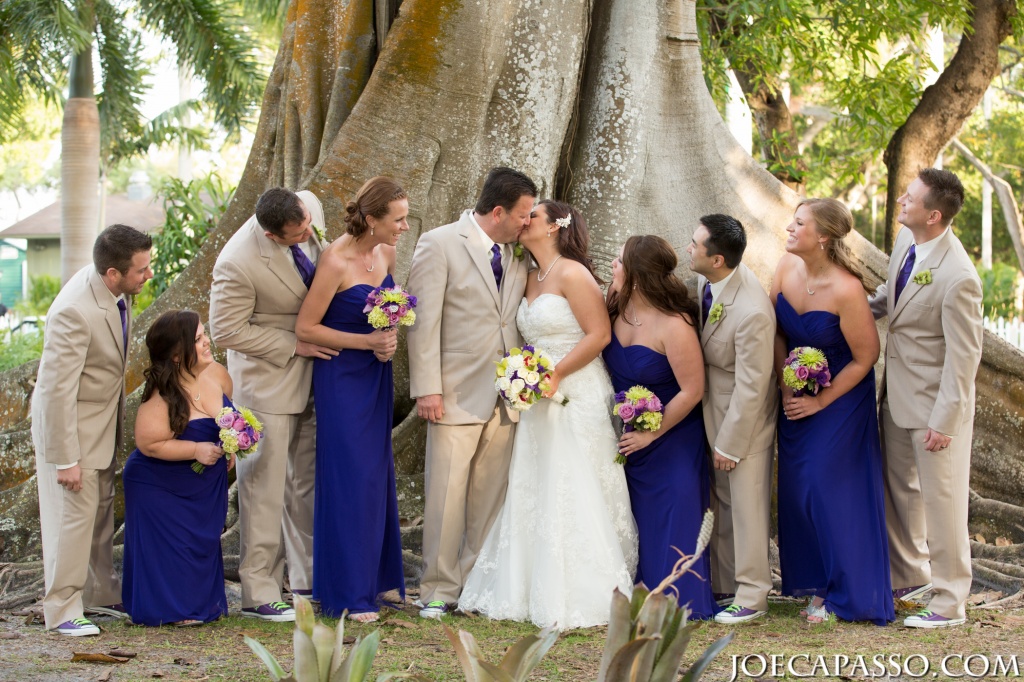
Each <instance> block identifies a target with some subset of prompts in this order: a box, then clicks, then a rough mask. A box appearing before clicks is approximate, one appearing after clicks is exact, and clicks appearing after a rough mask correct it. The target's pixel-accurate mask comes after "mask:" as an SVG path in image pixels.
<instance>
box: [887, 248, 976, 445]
mask: <svg viewBox="0 0 1024 682" xmlns="http://www.w3.org/2000/svg"><path fill="white" fill-rule="evenodd" d="M939 240H940V242H939V243H938V244H937V245H936V246H935V249H934V250H933V251H932V252H931V253H930V254H929V255H928V260H927V262H925V263H923V264H922V265H924V266H927V269H928V270H931V273H932V281H931V283H930V284H917V283H915V282H914V281H913V279H911V280H910V281H908V282H907V286H906V288H905V289H904V290H903V293H902V294H901V295H900V299H899V302H894V301H893V300H892V299H893V296H890V294H889V283H892V286H893V287H895V283H896V278H897V277H898V276H899V272H900V269H901V267H902V265H903V260H904V258H905V257H906V255H907V252H908V251H909V250H910V245H911V244H912V243H913V241H914V237H913V234H912V233H911V231H910V230H909V229H904V230H900V233H899V235H897V237H896V243H895V245H894V246H893V250H892V257H891V258H890V260H889V277H888V282H886V283H885V284H882V285H881V286H880V287H879V288H878V291H877V292H876V293H875V296H874V297H873V298H872V299H871V311H872V313H874V316H875V317H876V318H879V317H883V316H886V315H888V317H889V334H888V337H887V341H886V346H885V379H886V380H885V390H886V391H887V392H888V398H889V409H890V410H891V412H892V417H893V421H894V422H895V423H896V425H897V426H899V427H900V428H904V429H924V428H930V429H933V430H935V431H938V432H939V433H942V434H945V435H947V436H953V437H956V436H957V435H958V434H959V433H960V428H961V426H962V424H963V423H964V418H965V416H969V415H973V414H974V396H975V391H974V377H975V375H976V374H977V373H978V365H979V364H980V362H981V339H982V334H983V331H982V320H981V296H982V292H981V280H980V279H979V278H978V273H977V271H976V270H975V269H974V263H973V262H972V261H971V258H970V256H968V255H967V252H966V251H965V250H964V247H963V245H962V244H961V243H960V240H959V239H957V238H956V236H955V235H954V234H953V231H952V230H949V231H947V232H946V233H944V234H943V235H942V236H941V237H939Z"/></svg>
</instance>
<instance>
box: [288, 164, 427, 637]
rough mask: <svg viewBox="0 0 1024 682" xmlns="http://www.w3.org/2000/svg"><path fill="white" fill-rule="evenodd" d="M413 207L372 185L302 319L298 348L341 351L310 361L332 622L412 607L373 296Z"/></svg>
mask: <svg viewBox="0 0 1024 682" xmlns="http://www.w3.org/2000/svg"><path fill="white" fill-rule="evenodd" d="M408 215H409V201H408V199H407V198H406V193H405V191H404V190H402V188H401V187H399V186H398V184H397V183H395V181H394V180H392V179H390V178H384V177H376V178H372V179H371V180H368V181H367V182H366V184H364V185H363V187H362V188H361V189H360V190H359V192H358V194H356V198H355V200H354V201H350V202H349V203H348V206H347V208H346V216H345V222H346V224H347V228H346V234H345V235H343V236H342V237H341V238H339V239H338V240H337V241H335V242H334V243H332V244H331V245H330V246H329V247H328V248H327V249H326V250H325V251H324V252H323V253H322V254H321V256H320V260H319V263H318V265H317V270H316V275H315V277H314V278H313V284H312V285H311V286H310V289H309V293H308V294H307V295H306V298H305V301H304V302H303V304H302V308H301V309H300V310H299V316H298V319H297V320H296V325H295V333H296V335H297V336H298V337H299V339H301V340H303V341H309V342H312V343H316V344H319V345H321V346H327V347H329V348H334V349H337V350H339V351H341V352H340V353H339V354H338V355H337V356H336V357H333V358H331V359H329V360H321V359H315V360H314V362H313V401H314V406H315V409H316V492H315V493H314V498H313V499H314V503H313V504H314V507H313V598H314V599H318V600H319V601H320V607H321V610H322V612H323V613H324V614H325V615H328V616H332V617H340V616H341V615H342V614H343V613H344V612H345V611H348V614H349V615H348V617H349V618H350V619H351V620H355V621H358V622H364V623H365V622H371V621H375V620H377V619H378V611H379V608H380V603H381V595H383V594H384V593H386V592H389V591H391V590H397V591H398V593H399V596H400V598H401V599H402V600H403V601H404V599H405V577H404V576H405V574H404V570H403V566H402V538H401V531H400V528H399V520H398V499H397V494H396V491H395V464H394V458H393V454H392V449H391V428H392V426H393V421H394V395H395V385H394V376H393V369H392V365H391V357H392V356H393V355H394V353H395V349H396V347H397V330H395V329H391V330H389V331H381V330H374V328H373V327H372V326H371V325H370V323H369V322H368V321H367V314H366V313H365V312H363V309H364V307H365V305H366V297H367V295H368V294H369V293H370V292H371V291H372V290H373V289H374V288H375V287H378V286H393V285H394V280H393V279H392V273H393V272H394V268H395V259H396V253H397V252H396V249H395V245H396V244H397V243H398V239H399V237H400V236H401V234H402V233H403V232H406V231H407V230H408V229H409V224H408V222H407V217H408Z"/></svg>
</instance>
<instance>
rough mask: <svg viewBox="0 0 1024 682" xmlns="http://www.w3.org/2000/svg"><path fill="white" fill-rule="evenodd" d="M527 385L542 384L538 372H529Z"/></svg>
mask: <svg viewBox="0 0 1024 682" xmlns="http://www.w3.org/2000/svg"><path fill="white" fill-rule="evenodd" d="M526 383H528V384H530V385H531V386H536V385H537V384H538V383H540V374H537V373H536V372H527V373H526Z"/></svg>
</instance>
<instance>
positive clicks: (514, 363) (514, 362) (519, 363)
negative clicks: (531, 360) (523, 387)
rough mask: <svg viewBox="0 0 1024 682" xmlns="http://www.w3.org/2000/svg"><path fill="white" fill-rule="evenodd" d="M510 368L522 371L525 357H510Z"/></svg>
mask: <svg viewBox="0 0 1024 682" xmlns="http://www.w3.org/2000/svg"><path fill="white" fill-rule="evenodd" d="M508 366H509V367H511V368H512V369H522V367H523V356H522V355H510V356H509V357H508Z"/></svg>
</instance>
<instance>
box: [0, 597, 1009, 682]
mask: <svg viewBox="0 0 1024 682" xmlns="http://www.w3.org/2000/svg"><path fill="white" fill-rule="evenodd" d="M228 592H229V595H231V596H232V597H233V598H232V599H231V602H233V606H232V610H231V612H232V613H233V614H237V612H238V611H237V609H238V604H237V586H235V585H232V584H231V583H229V584H228ZM410 599H411V598H410ZM799 609H800V603H799V602H796V601H793V600H789V599H785V598H774V599H773V601H772V604H771V609H770V612H769V615H768V617H766V618H763V619H760V620H759V621H754V622H753V623H748V624H744V625H741V626H738V627H726V626H722V625H718V624H715V623H706V624H704V625H702V627H701V628H700V629H699V630H698V631H697V633H696V635H695V636H694V638H693V640H692V642H691V644H690V647H689V650H688V651H687V654H686V656H685V657H684V660H683V664H684V669H685V668H686V667H688V666H689V665H691V664H692V663H693V661H694V660H696V658H697V657H698V656H699V655H700V653H701V652H702V651H703V650H704V648H705V647H707V646H708V645H709V644H711V643H712V642H714V641H715V640H717V639H718V638H720V637H723V636H725V635H727V634H729V633H735V638H734V639H733V641H732V642H731V643H730V644H729V645H728V646H727V647H726V649H725V651H724V652H723V653H722V654H721V655H720V656H719V657H718V658H717V659H716V661H715V662H714V663H713V664H712V666H711V667H710V668H709V669H708V671H707V673H706V674H705V676H704V679H705V680H716V681H717V680H724V681H726V682H728V681H729V680H731V679H733V675H734V673H736V679H740V680H746V679H752V678H753V679H776V678H781V677H787V678H790V679H793V678H797V677H803V676H814V677H834V678H837V679H846V680H851V679H853V680H857V679H869V678H870V679H874V678H879V677H886V676H890V675H891V676H892V677H893V678H898V679H904V680H911V679H938V680H943V679H959V678H961V677H963V678H967V679H975V678H1009V679H1014V678H1021V676H1022V675H1024V608H1015V609H1007V610H987V609H983V608H974V609H971V610H970V611H969V613H968V624H967V625H966V626H964V627H960V628H951V629H949V630H932V631H922V630H913V629H908V628H903V627H901V626H900V625H899V624H898V622H899V621H897V624H893V625H890V626H888V627H876V626H873V625H869V624H853V623H841V622H840V623H830V624H825V625H820V626H811V625H809V624H807V623H806V622H804V621H803V620H802V619H800V618H799V616H798V613H797V612H798V611H799ZM26 614H27V615H26ZM382 615H383V618H382V620H381V621H380V622H378V623H375V624H372V625H358V624H355V623H346V635H349V636H351V637H355V636H361V635H366V634H369V633H370V632H372V631H373V630H374V629H376V628H380V630H381V636H382V640H381V645H380V648H379V649H378V653H377V658H376V660H375V662H374V667H373V671H372V673H371V676H370V678H369V679H371V680H373V679H376V676H377V675H379V674H381V673H384V672H389V671H400V670H411V671H415V672H418V673H420V674H423V675H425V676H426V677H428V678H430V679H435V680H464V679H465V677H464V675H463V674H462V672H461V670H460V668H459V664H458V661H457V660H456V657H455V654H454V652H453V650H452V648H451V644H450V643H449V642H448V640H447V638H446V637H445V634H444V631H443V626H444V625H447V626H448V627H451V628H453V629H462V630H466V631H469V632H471V633H472V634H473V635H474V636H475V637H476V639H477V641H478V643H479V644H480V648H481V649H482V650H483V651H484V653H485V655H486V656H487V657H488V660H490V661H492V662H493V663H498V662H499V661H500V659H501V655H502V653H503V652H504V650H505V649H506V648H507V647H508V646H509V645H510V644H512V643H513V642H514V641H516V640H517V639H519V638H521V637H524V636H526V635H528V634H531V633H533V632H535V631H536V628H535V627H534V626H532V625H530V624H523V623H508V622H491V621H488V620H487V619H485V618H479V617H468V616H462V615H453V616H450V617H447V618H446V619H445V621H444V623H443V624H442V623H438V622H435V621H425V620H421V619H420V618H418V616H417V614H416V608H415V607H414V606H412V604H411V603H410V604H408V605H407V606H406V608H405V609H404V610H403V611H386V612H385V613H384V614H382ZM905 615H907V612H903V613H902V614H901V616H905ZM95 621H96V622H97V624H99V625H100V626H101V628H102V629H103V633H102V634H101V635H100V636H99V637H82V638H72V637H62V636H58V635H51V634H47V633H46V632H45V631H44V629H43V626H42V624H41V623H40V622H39V619H38V618H37V617H36V616H35V615H34V612H33V611H32V610H31V609H30V610H28V611H19V612H14V613H4V614H0V682H7V681H15V680H17V681H18V682H23V681H32V680H62V681H66V682H71V681H77V680H83V681H84V680H90V681H92V680H100V681H105V682H111V681H114V680H117V681H119V682H120V681H126V680H153V679H163V680H268V679H270V677H269V675H268V673H267V672H266V669H265V668H264V667H263V665H262V663H261V662H260V661H259V660H258V659H257V658H256V656H255V655H254V654H253V653H252V652H251V651H250V649H249V648H248V646H247V645H246V644H245V643H244V642H243V640H242V638H243V636H244V635H249V636H250V637H253V638H254V639H257V640H259V641H260V642H262V643H263V644H264V645H265V646H267V648H268V649H270V650H271V652H273V653H274V655H275V656H277V658H278V660H279V661H280V662H281V664H282V665H283V666H284V668H285V669H290V668H291V665H292V654H291V646H292V645H291V639H292V638H291V633H292V624H290V623H265V622H262V621H256V620H254V619H249V618H242V617H240V616H238V615H232V616H230V617H228V618H224V619H222V620H220V621H218V622H216V623H211V624H208V625H204V626H202V627H194V628H175V627H170V626H167V627H161V628H147V627H138V626H133V625H130V624H127V623H125V622H123V621H118V620H116V619H112V618H105V617H98V618H96V619H95ZM326 622H328V623H329V624H332V625H333V623H334V621H326ZM603 646H604V628H592V629H587V630H573V631H569V632H565V633H562V635H561V636H560V637H559V639H558V641H557V643H556V644H555V646H554V647H553V648H552V649H551V651H550V652H549V653H548V655H547V656H546V657H545V658H544V660H543V661H542V662H541V664H540V666H538V668H537V669H536V670H535V671H534V673H533V675H532V676H531V678H530V679H531V680H594V679H596V677H597V669H598V665H599V663H600V658H601V652H602V648H603ZM76 652H77V653H100V654H110V653H111V652H113V653H114V654H115V655H118V654H123V655H124V657H127V658H128V660H126V661H125V662H121V663H90V662H72V658H73V656H74V654H75V653H76ZM129 655H130V657H129ZM858 656H860V658H858ZM773 657H775V658H773ZM819 657H820V658H819ZM997 657H1000V658H998V659H997ZM965 662H966V664H967V673H966V674H965V673H964V663H965ZM815 665H816V666H817V667H815ZM773 666H774V669H773ZM837 666H839V667H838V669H837ZM837 673H838V674H837Z"/></svg>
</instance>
